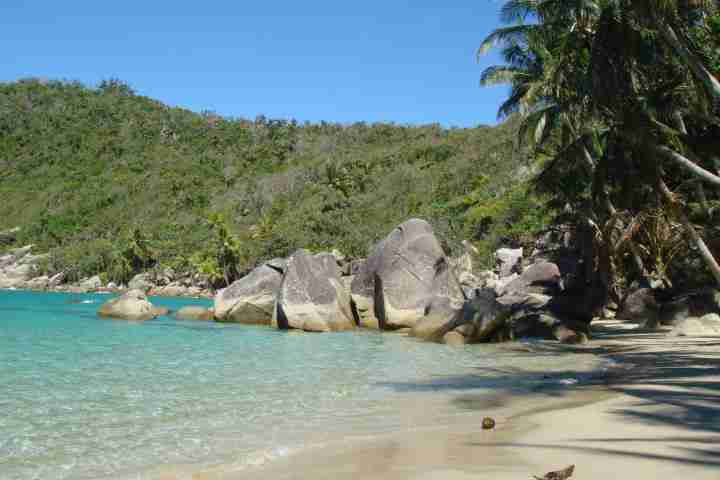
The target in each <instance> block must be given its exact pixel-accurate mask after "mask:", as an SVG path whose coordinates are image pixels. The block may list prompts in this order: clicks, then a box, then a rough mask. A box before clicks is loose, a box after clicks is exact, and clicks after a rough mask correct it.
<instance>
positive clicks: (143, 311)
mask: <svg viewBox="0 0 720 480" xmlns="http://www.w3.org/2000/svg"><path fill="white" fill-rule="evenodd" d="M160 313H161V312H160V311H158V310H157V309H156V308H155V307H153V304H152V303H150V302H149V301H148V299H147V296H146V295H145V293H143V292H142V291H141V290H129V291H127V292H126V293H125V294H123V295H122V296H120V297H117V298H114V299H112V300H109V301H107V302H105V303H104V304H103V305H102V306H101V307H100V309H99V310H98V312H97V314H98V316H100V317H107V318H116V319H120V320H130V321H135V322H143V321H145V320H152V319H153V318H155V317H157V316H158V315H159V314H160Z"/></svg>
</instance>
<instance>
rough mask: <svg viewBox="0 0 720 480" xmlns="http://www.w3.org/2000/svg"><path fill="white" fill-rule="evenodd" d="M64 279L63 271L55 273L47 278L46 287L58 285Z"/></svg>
mask: <svg viewBox="0 0 720 480" xmlns="http://www.w3.org/2000/svg"><path fill="white" fill-rule="evenodd" d="M64 281H65V273H63V272H60V273H56V274H55V275H53V276H52V277H50V279H49V280H48V287H49V288H56V287H59V286H60V285H61V284H62V283H63V282H64Z"/></svg>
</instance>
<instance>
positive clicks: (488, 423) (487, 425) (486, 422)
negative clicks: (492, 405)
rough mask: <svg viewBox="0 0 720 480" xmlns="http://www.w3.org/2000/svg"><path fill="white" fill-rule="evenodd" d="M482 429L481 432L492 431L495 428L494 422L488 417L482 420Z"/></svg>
mask: <svg viewBox="0 0 720 480" xmlns="http://www.w3.org/2000/svg"><path fill="white" fill-rule="evenodd" d="M482 428H483V430H492V429H493V428H495V420H493V419H492V418H490V417H485V418H483V420H482Z"/></svg>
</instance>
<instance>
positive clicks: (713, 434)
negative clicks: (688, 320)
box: [158, 321, 720, 480]
mask: <svg viewBox="0 0 720 480" xmlns="http://www.w3.org/2000/svg"><path fill="white" fill-rule="evenodd" d="M594 338H595V339H594V340H593V341H592V342H590V344H588V345H586V346H575V347H569V346H559V345H558V346H551V345H548V346H546V348H559V349H564V350H566V349H568V348H571V349H574V350H576V351H578V352H582V353H587V352H588V351H591V352H593V353H594V354H596V355H599V356H601V357H603V358H605V359H608V360H609V361H610V362H611V365H612V366H611V367H610V368H609V369H607V370H606V371H605V372H602V373H601V374H598V375H595V376H593V377H592V378H589V379H585V380H584V381H582V382H579V383H578V384H576V385H557V384H552V385H550V386H548V387H547V388H542V389H539V390H538V391H535V392H532V393H528V394H527V395H524V396H520V397H518V396H514V397H513V396H510V395H508V396H505V395H504V394H503V393H502V392H498V396H497V397H495V398H492V399H488V398H487V397H486V396H483V397H482V398H481V399H479V400H478V401H477V403H473V400H472V394H471V393H468V394H467V395H465V398H464V399H462V401H463V402H464V404H465V406H466V408H468V409H474V410H476V411H477V413H476V414H473V415H472V416H471V417H465V418H464V419H463V424H454V425H446V426H437V427H435V428H432V427H429V428H424V429H418V430H409V431H406V432H397V433H394V434H390V435H385V436H381V437H375V438H372V439H366V440H362V441H357V440H356V441H349V442H347V443H343V442H338V444H336V445H333V446H330V447H328V446H323V447H322V448H316V449H312V448H310V449H308V450H305V451H303V452H302V453H301V454H296V455H290V456H288V457H286V458H284V459H282V460H276V461H273V462H269V463H268V464H265V465H263V466H261V467H258V468H256V469H251V470H244V471H242V472H237V471H236V472H233V471H232V469H222V468H221V469H215V470H213V471H206V472H202V473H195V474H194V475H193V476H192V477H191V478H193V479H194V480H201V479H202V480H210V479H240V478H243V479H251V480H263V479H304V478H312V479H316V480H317V479H320V480H322V479H336V478H353V479H381V480H399V479H418V480H440V479H443V480H465V479H471V478H472V479H485V478H487V479H497V480H504V479H508V480H509V479H518V478H520V479H522V478H532V476H533V475H537V476H542V475H544V474H545V473H547V472H549V471H555V470H560V469H563V468H565V467H567V466H569V465H575V475H574V477H573V478H579V479H585V480H595V479H598V480H599V479H607V478H613V477H618V478H632V479H635V480H642V479H655V478H686V479H717V478H719V476H720V375H718V367H719V366H720V356H718V353H720V341H718V339H717V338H709V337H708V338H685V337H669V336H667V335H666V332H662V331H661V332H658V331H643V330H640V329H637V328H634V326H630V327H629V326H628V325H627V324H622V323H619V322H614V321H604V322H598V323H597V324H595V330H594ZM469 390H470V391H471V390H472V389H469ZM448 400H451V399H448ZM454 400H457V398H456V399H454ZM484 416H492V417H493V418H495V419H496V421H497V427H496V429H494V430H490V431H483V430H482V429H481V427H480V425H481V421H482V418H483V417H484ZM158 478H168V479H169V478H181V477H178V476H177V475H175V474H173V473H172V472H170V471H167V472H166V473H165V475H160V476H159V477H158Z"/></svg>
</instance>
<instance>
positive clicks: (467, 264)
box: [448, 240, 478, 278]
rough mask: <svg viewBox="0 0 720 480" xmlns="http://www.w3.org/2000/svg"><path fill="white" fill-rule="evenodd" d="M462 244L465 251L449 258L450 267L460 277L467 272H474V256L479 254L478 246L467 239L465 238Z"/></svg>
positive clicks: (468, 273)
mask: <svg viewBox="0 0 720 480" xmlns="http://www.w3.org/2000/svg"><path fill="white" fill-rule="evenodd" d="M462 244H463V249H464V251H463V253H462V254H461V255H460V256H458V257H454V258H450V259H448V262H449V264H450V269H451V270H452V272H453V273H454V274H455V276H456V277H458V278H460V277H462V276H463V275H466V274H467V275H472V274H473V256H474V255H477V254H478V250H477V248H475V247H474V246H473V245H472V244H471V243H470V242H468V241H467V240H463V242H462Z"/></svg>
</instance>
